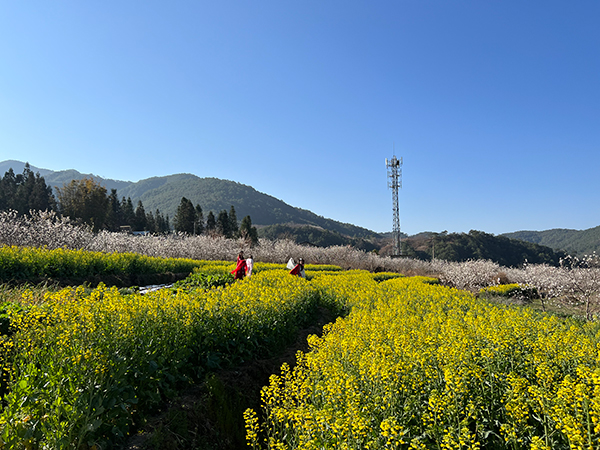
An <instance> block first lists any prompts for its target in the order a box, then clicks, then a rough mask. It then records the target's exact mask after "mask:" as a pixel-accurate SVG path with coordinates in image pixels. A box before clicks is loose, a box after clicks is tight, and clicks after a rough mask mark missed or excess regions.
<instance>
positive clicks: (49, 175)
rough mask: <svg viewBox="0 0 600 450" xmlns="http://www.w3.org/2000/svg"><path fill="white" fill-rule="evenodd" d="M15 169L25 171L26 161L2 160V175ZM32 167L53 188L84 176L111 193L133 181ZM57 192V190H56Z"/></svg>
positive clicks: (0, 163) (0, 170)
mask: <svg viewBox="0 0 600 450" xmlns="http://www.w3.org/2000/svg"><path fill="white" fill-rule="evenodd" d="M11 168H12V170H13V172H14V173H15V174H19V173H23V169H24V168H25V163H24V162H22V161H14V160H9V161H2V162H0V176H4V174H5V173H6V172H8V169H11ZM30 169H31V171H32V172H34V173H37V172H39V174H40V175H41V176H43V177H44V180H46V184H47V185H48V186H52V187H53V188H57V187H59V188H61V187H63V185H64V184H65V183H68V182H70V181H71V180H81V179H82V178H90V177H91V178H93V179H94V180H95V181H96V182H98V183H100V184H102V185H103V186H104V187H105V188H106V189H107V190H108V192H109V193H110V190H111V189H117V190H120V189H123V188H124V187H126V186H128V185H130V184H132V183H131V181H117V180H111V179H107V178H102V177H99V176H98V175H94V174H91V173H81V172H78V171H76V170H73V169H70V170H59V171H53V170H48V169H40V168H39V167H35V166H32V165H31V164H30ZM54 192H55V193H56V191H54Z"/></svg>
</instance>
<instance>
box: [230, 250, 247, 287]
mask: <svg viewBox="0 0 600 450" xmlns="http://www.w3.org/2000/svg"><path fill="white" fill-rule="evenodd" d="M231 273H232V274H233V278H234V279H235V280H241V279H242V278H244V275H246V260H245V259H244V252H240V253H239V254H238V257H237V266H235V269H233V270H232V271H231Z"/></svg>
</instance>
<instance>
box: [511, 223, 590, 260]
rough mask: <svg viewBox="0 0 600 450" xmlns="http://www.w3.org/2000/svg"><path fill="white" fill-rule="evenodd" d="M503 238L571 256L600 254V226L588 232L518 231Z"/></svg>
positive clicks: (557, 230) (554, 230) (567, 230)
mask: <svg viewBox="0 0 600 450" xmlns="http://www.w3.org/2000/svg"><path fill="white" fill-rule="evenodd" d="M503 236H506V237H509V238H511V239H519V240H521V241H526V242H532V243H534V244H540V245H546V246H548V247H550V248H553V249H554V250H563V251H565V252H567V253H569V254H571V255H579V256H583V255H589V254H592V253H593V252H596V253H599V254H600V226H598V227H595V228H589V229H587V230H569V229H562V228H556V229H553V230H546V231H516V232H514V233H505V234H503Z"/></svg>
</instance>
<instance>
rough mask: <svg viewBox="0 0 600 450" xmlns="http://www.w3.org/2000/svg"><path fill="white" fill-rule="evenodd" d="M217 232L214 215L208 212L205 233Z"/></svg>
mask: <svg viewBox="0 0 600 450" xmlns="http://www.w3.org/2000/svg"><path fill="white" fill-rule="evenodd" d="M216 231H217V221H216V220H215V215H214V214H213V212H212V211H209V212H208V215H207V216H206V232H207V233H210V234H215V233H216Z"/></svg>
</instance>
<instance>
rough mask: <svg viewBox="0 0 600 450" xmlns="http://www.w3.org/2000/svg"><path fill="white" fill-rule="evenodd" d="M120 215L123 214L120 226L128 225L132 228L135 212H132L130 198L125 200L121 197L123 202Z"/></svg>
mask: <svg viewBox="0 0 600 450" xmlns="http://www.w3.org/2000/svg"><path fill="white" fill-rule="evenodd" d="M121 213H122V214H123V221H122V222H121V225H129V226H130V227H132V228H133V226H134V225H135V211H134V210H133V202H132V201H131V197H127V200H125V197H123V200H121Z"/></svg>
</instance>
